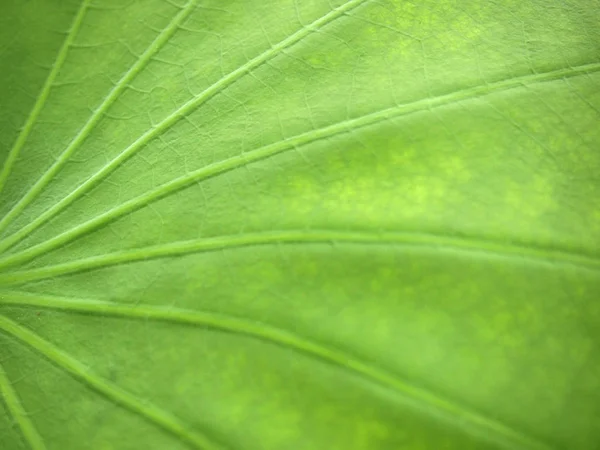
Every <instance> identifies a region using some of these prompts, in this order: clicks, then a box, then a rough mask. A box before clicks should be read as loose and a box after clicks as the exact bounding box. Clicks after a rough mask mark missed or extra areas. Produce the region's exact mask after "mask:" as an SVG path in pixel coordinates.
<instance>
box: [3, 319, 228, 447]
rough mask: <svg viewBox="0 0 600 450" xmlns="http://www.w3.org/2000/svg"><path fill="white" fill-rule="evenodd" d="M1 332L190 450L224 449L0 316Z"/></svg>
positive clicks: (175, 418) (167, 413)
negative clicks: (167, 433)
mask: <svg viewBox="0 0 600 450" xmlns="http://www.w3.org/2000/svg"><path fill="white" fill-rule="evenodd" d="M0 331H3V332H4V333H6V334H7V335H8V336H12V337H14V338H17V339H18V340H20V341H21V342H23V343H25V344H27V345H28V346H30V347H31V348H33V349H34V350H36V351H37V352H39V353H40V354H42V355H43V356H45V357H46V358H47V359H48V360H49V361H51V362H53V363H54V364H56V365H57V366H58V367H60V368H61V369H63V370H64V371H66V372H67V373H68V374H69V375H71V376H72V377H73V378H75V379H77V380H78V381H80V382H81V383H83V384H85V385H86V386H88V387H89V388H90V389H92V390H94V391H95V392H97V393H99V394H101V395H103V396H104V397H105V398H107V399H108V400H110V401H112V402H113V403H115V404H117V405H119V406H121V407H123V408H126V409H128V410H129V411H131V412H133V413H135V414H137V415H139V416H141V417H142V418H144V419H145V420H147V421H149V422H150V423H153V424H154V425H157V426H159V427H160V428H162V429H163V430H165V431H167V432H169V433H170V434H172V435H173V436H175V437H177V438H179V439H180V440H181V441H183V442H185V443H187V444H188V445H190V446H191V447H192V448H197V449H201V450H217V449H219V450H221V449H222V448H223V447H221V446H219V445H217V444H215V443H214V442H212V441H211V440H209V439H208V438H207V437H205V436H203V435H200V434H198V433H195V432H193V431H191V430H189V429H188V428H187V427H186V426H185V425H184V424H182V423H181V422H180V420H179V419H178V418H177V417H175V416H173V415H172V414H171V413H169V412H167V411H165V410H163V409H162V408H159V407H158V406H155V405H152V404H151V403H150V402H147V401H142V400H141V399H139V398H137V397H136V396H135V395H133V394H132V393H130V392H128V391H126V390H124V389H122V388H120V387H119V386H117V385H115V384H113V383H111V382H110V381H108V380H105V379H104V378H102V377H100V376H98V375H96V374H95V373H93V372H92V371H90V370H89V369H88V368H87V367H86V366H85V365H83V364H82V363H81V362H79V361H77V360H76V359H75V358H73V357H72V356H70V355H69V354H67V353H65V352H64V351H62V350H61V349H59V348H58V347H56V346H54V345H53V344H51V343H50V342H48V341H46V340H45V339H43V338H41V337H40V336H38V335H37V334H35V333H34V332H32V331H30V330H28V329H27V328H24V327H22V326H21V325H19V324H17V323H15V322H13V321H12V320H10V319H8V318H6V317H4V316H2V315H0Z"/></svg>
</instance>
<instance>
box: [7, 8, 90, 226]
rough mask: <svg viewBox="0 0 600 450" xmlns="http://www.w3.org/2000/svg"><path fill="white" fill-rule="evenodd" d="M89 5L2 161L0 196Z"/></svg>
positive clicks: (79, 14)
mask: <svg viewBox="0 0 600 450" xmlns="http://www.w3.org/2000/svg"><path fill="white" fill-rule="evenodd" d="M89 3H90V0H83V1H82V3H81V6H80V7H79V11H78V12H77V14H76V15H75V18H74V19H73V23H72V24H71V28H70V29H69V32H68V33H67V37H66V38H65V40H64V42H63V44H62V46H61V48H60V50H59V51H58V55H57V56H56V60H55V61H54V63H53V65H52V69H51V70H50V73H49V74H48V78H46V81H45V82H44V86H42V90H41V92H40V94H39V95H38V97H37V99H36V101H35V104H34V105H33V109H32V110H31V112H30V113H29V116H28V117H27V120H26V121H25V125H24V126H23V128H22V129H21V132H20V133H19V135H18V136H17V140H16V141H15V143H14V145H13V146H12V148H11V149H10V151H9V153H8V156H7V157H6V160H5V161H4V165H3V167H2V170H1V171H0V194H1V193H2V190H3V189H4V185H5V184H6V180H7V179H8V177H9V175H10V173H11V171H12V168H13V166H14V164H15V162H16V161H17V158H18V157H19V153H21V149H22V148H23V146H24V145H25V142H26V141H27V138H28V137H29V134H30V133H31V130H32V129H33V127H34V125H35V122H36V121H37V118H38V116H39V115H40V112H41V111H42V109H43V108H44V105H45V104H46V100H47V99H48V96H49V95H50V91H51V89H52V85H53V84H54V80H56V77H57V76H58V73H59V72H60V69H61V68H62V65H63V63H64V62H65V59H67V54H68V53H69V47H70V46H71V44H72V43H73V40H74V39H75V36H76V35H77V33H78V31H79V28H80V27H81V24H82V23H83V18H84V16H85V13H86V10H87V8H88V6H89ZM2 222H4V219H3V220H2ZM2 222H0V231H2V229H3V227H2Z"/></svg>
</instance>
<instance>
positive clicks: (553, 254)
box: [0, 229, 600, 286]
mask: <svg viewBox="0 0 600 450" xmlns="http://www.w3.org/2000/svg"><path fill="white" fill-rule="evenodd" d="M337 243H343V244H350V245H380V246H383V245H388V246H400V247H409V248H429V249H431V248H435V249H438V250H440V249H441V250H446V251H454V252H458V253H467V254H481V255H483V256H485V257H488V258H494V257H495V258H498V257H499V258H505V259H510V260H522V261H525V262H529V263H536V264H539V263H542V264H547V265H550V266H551V267H557V266H565V265H566V266H575V267H578V268H580V269H585V270H589V271H590V272H592V273H594V274H598V273H600V259H599V258H597V257H594V256H591V255H585V254H580V253H575V252H569V251H565V250H560V249H552V248H546V247H534V246H532V245H517V244H506V243H504V242H499V241H493V240H490V239H481V238H473V237H467V236H451V235H441V234H434V233H423V232H421V233H418V232H409V231H404V232H402V231H398V232H377V231H350V230H332V229H329V230H327V229H321V230H293V229H290V230H281V231H269V232H256V233H245V234H237V235H223V236H216V237H210V238H199V239H193V240H187V241H178V242H172V243H168V244H163V245H155V246H149V247H141V248H137V249H134V250H126V251H120V252H114V253H108V254H104V255H99V256H93V257H89V258H82V259H76V260H73V261H70V262H67V263H62V264H56V265H50V266H46V267H41V268H35V269H28V270H21V271H14V272H6V273H4V274H2V275H0V285H3V286H10V285H18V284H23V283H27V282H31V281H39V280H43V279H48V278H55V277H59V276H65V275H70V274H75V273H80V272H86V271H90V270H97V269H102V268H106V267H111V266H118V265H122V264H131V263H135V262H140V261H148V260H152V259H159V258H170V257H178V256H185V255H189V254H194V253H207V252H215V251H220V250H233V249H239V248H244V247H251V246H268V245H281V244H288V245H289V244H292V245H293V244H295V245H300V244H305V245H306V244H337Z"/></svg>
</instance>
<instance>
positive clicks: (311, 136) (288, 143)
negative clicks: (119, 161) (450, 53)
mask: <svg viewBox="0 0 600 450" xmlns="http://www.w3.org/2000/svg"><path fill="white" fill-rule="evenodd" d="M598 71H600V63H591V64H586V65H581V66H575V67H568V68H562V69H557V70H553V71H549V72H545V73H536V74H534V75H525V76H521V77H516V78H509V79H505V80H501V81H497V82H495V83H488V84H485V85H479V86H475V87H472V88H467V89H463V90H459V91H455V92H451V93H449V94H445V95H441V96H438V97H433V98H426V99H422V100H418V101H415V102H412V103H406V104H401V105H398V106H394V107H391V108H387V109H383V110H380V111H376V112H374V113H371V114H366V115H364V116H360V117H357V118H354V119H349V120H344V121H342V122H337V123H334V124H332V125H329V126H326V127H323V128H319V129H315V130H311V131H308V132H306V133H301V134H299V135H296V136H293V137H291V138H287V139H284V140H282V141H279V142H275V143H273V144H270V145H266V146H264V147H260V148H258V149H255V150H251V151H249V152H246V153H242V154H240V155H238V156H234V157H231V158H228V159H225V160H223V161H219V162H217V163H214V164H210V165H208V166H205V167H202V168H200V169H197V170H195V171H192V172H190V173H188V174H186V175H183V176H181V177H179V178H175V179H174V180H172V181H169V182H167V183H165V184H162V185H160V186H158V187H156V188H155V189H152V190H150V191H148V192H146V193H145V194H142V195H140V196H138V197H135V198H133V199H130V200H128V201H126V202H124V203H122V204H121V205H119V206H116V207H114V208H113V209H110V210H108V211H106V212H104V213H102V214H100V215H98V216H96V217H94V218H93V219H90V220H88V221H87V222H84V223H82V224H80V225H78V226H76V227H74V228H72V229H70V230H68V231H65V232H64V233H62V234H60V235H58V236H55V237H53V238H51V239H48V240H47V241H44V242H42V243H40V244H37V245H35V246H32V247H30V248H28V249H26V250H23V251H22V252H19V253H15V254H13V255H8V256H6V257H4V258H2V259H0V268H7V267H10V266H15V265H18V264H21V263H24V262H26V261H29V260H31V259H33V258H36V257H38V256H41V255H42V254H44V253H47V252H50V251H52V250H54V249H56V248H59V247H61V246H63V245H65V244H67V243H69V242H72V241H73V240H75V239H77V238H79V237H81V236H83V235H85V234H88V233H91V232H93V231H94V230H97V229H99V228H102V227H103V226H106V225H107V224H109V223H110V222H112V221H114V220H117V219H119V218H121V217H123V216H125V215H128V214H130V213H132V212H134V211H136V210H138V209H140V208H143V207H145V206H147V205H149V204H151V203H153V202H156V201H157V200H160V199H162V198H165V197H167V196H169V195H172V194H174V193H175V192H178V191H180V190H182V189H185V188H187V187H190V186H193V185H195V184H196V183H198V182H199V181H203V180H206V179H209V178H212V177H215V176H217V175H220V174H223V173H225V172H228V171H231V170H234V169H237V168H239V167H243V166H245V165H248V164H250V163H253V162H256V161H260V160H263V159H266V158H270V157H272V156H275V155H277V154H281V153H283V152H286V151H289V150H293V149H296V148H298V147H300V146H303V145H307V144H309V143H311V142H315V141H318V140H322V139H327V138H331V137H333V136H336V135H339V134H342V133H348V132H352V131H354V130H357V129H360V128H362V127H366V126H370V125H374V124H377V123H380V122H383V121H385V120H390V119H393V118H396V117H400V116H405V115H409V114H414V113H417V112H421V111H427V110H430V109H433V108H439V107H443V106H446V105H451V104H454V103H457V102H462V101H468V100H471V99H474V98H478V97H481V96H484V95H490V94H493V93H498V92H501V91H506V90H510V89H515V88H519V87H524V86H525V87H526V86H529V85H532V84H534V83H542V82H548V81H554V80H558V79H562V78H567V77H574V76H580V75H585V74H590V73H593V72H598Z"/></svg>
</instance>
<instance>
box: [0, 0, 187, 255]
mask: <svg viewBox="0 0 600 450" xmlns="http://www.w3.org/2000/svg"><path fill="white" fill-rule="evenodd" d="M196 3H197V0H190V1H189V2H188V4H187V5H186V6H185V8H183V9H182V10H181V11H180V12H179V13H178V14H177V15H176V16H175V17H174V18H173V20H172V21H171V22H170V23H169V24H168V25H167V27H166V28H165V29H164V30H163V31H162V32H161V33H160V34H159V35H158V36H157V37H156V39H155V40H154V41H153V42H152V44H150V46H149V47H148V48H147V49H146V51H145V52H144V53H143V54H142V55H141V56H140V57H139V58H138V59H137V60H136V62H135V63H134V64H133V66H131V68H130V69H129V70H128V71H127V72H126V73H125V75H123V77H122V78H121V79H120V80H119V81H118V82H117V83H116V84H115V86H114V87H113V88H112V90H111V91H110V92H109V93H108V95H107V96H106V97H105V98H104V100H103V101H102V103H101V104H100V106H98V107H97V108H96V110H95V111H94V112H93V114H92V115H91V117H90V118H89V120H88V121H87V123H86V124H85V125H84V126H83V128H81V130H79V132H78V133H77V135H76V136H75V137H74V138H73V139H72V140H71V142H70V143H69V145H68V146H67V148H66V149H65V150H64V151H63V152H62V153H61V155H60V156H59V157H58V158H57V159H56V161H55V162H54V163H53V164H52V166H50V168H49V169H48V170H47V171H46V172H45V173H44V174H43V175H42V176H41V178H40V179H39V180H38V181H37V182H36V183H35V184H34V185H33V186H32V187H31V189H29V191H27V193H26V194H25V195H24V196H23V197H22V198H21V199H20V200H19V201H18V202H17V203H16V204H15V205H14V206H13V207H12V208H11V210H10V211H9V212H8V213H7V214H6V216H4V218H2V220H0V233H1V232H2V231H3V230H5V229H6V228H7V227H8V226H9V225H10V223H11V222H12V221H13V220H14V219H15V218H16V217H17V216H18V215H19V214H20V213H21V212H22V211H23V210H24V209H25V208H26V207H27V205H29V204H30V203H31V202H33V200H35V198H36V197H37V196H38V195H39V194H40V192H42V191H43V189H44V188H45V187H46V186H47V185H48V184H49V183H50V182H51V181H52V180H53V179H54V177H55V176H56V174H57V173H58V172H59V171H60V170H61V169H62V168H63V166H64V165H65V164H66V163H67V162H68V160H69V158H70V157H71V155H73V153H74V152H75V151H76V150H77V149H78V148H79V147H80V146H81V144H83V142H84V141H85V139H86V138H87V137H88V136H89V135H90V133H91V131H92V130H93V129H94V127H95V126H96V125H97V124H98V122H100V120H101V119H102V117H103V115H104V114H105V113H106V112H107V111H108V109H109V108H110V106H111V105H112V104H113V103H114V102H115V100H116V99H117V98H118V97H119V95H121V93H122V92H123V91H124V90H125V89H126V88H127V86H128V84H129V83H131V81H132V80H133V79H134V78H135V77H136V76H137V75H138V74H139V73H140V72H141V70H142V69H143V68H144V66H146V65H147V64H148V62H149V61H150V60H151V59H152V57H153V56H154V55H155V54H156V53H157V52H158V51H159V50H160V49H161V48H162V47H163V46H164V45H165V43H166V42H167V41H168V40H169V39H170V38H171V36H173V34H174V33H175V32H176V31H177V29H178V27H179V25H180V24H181V23H182V22H183V21H184V20H185V18H186V17H188V15H189V14H190V13H191V12H192V10H193V9H194V8H195V6H196ZM1 187H2V185H1V180H0V189H1ZM10 245H11V244H8V246H10ZM8 246H7V245H6V244H5V245H2V244H0V252H1V251H3V250H5V249H6V248H7V247H8Z"/></svg>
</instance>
